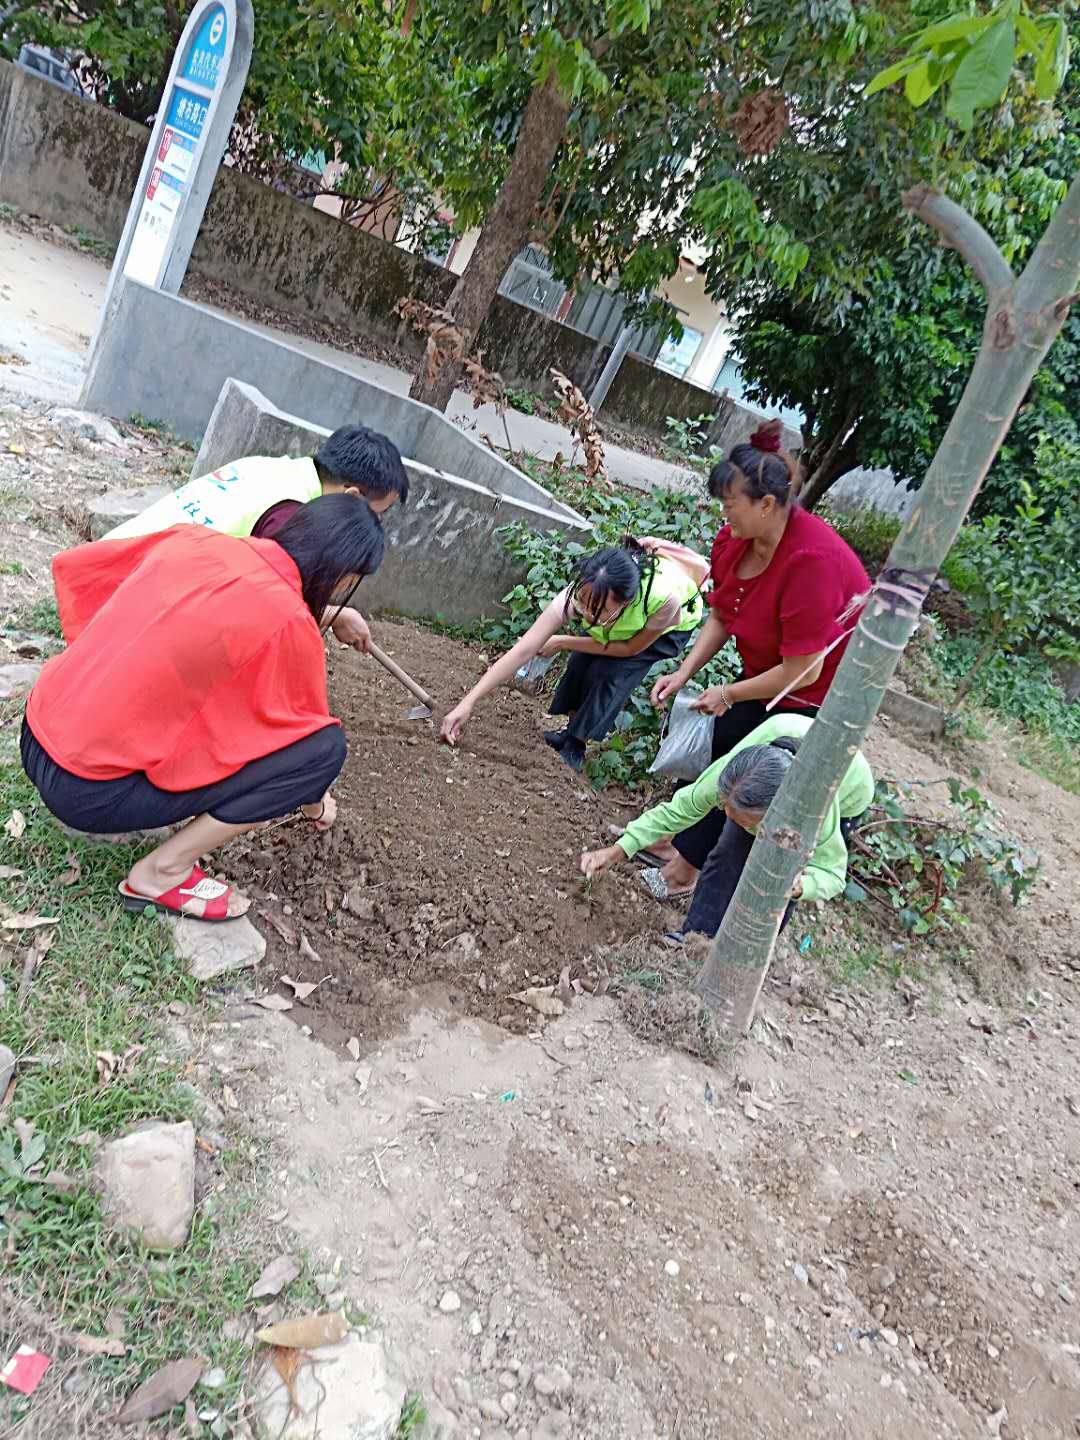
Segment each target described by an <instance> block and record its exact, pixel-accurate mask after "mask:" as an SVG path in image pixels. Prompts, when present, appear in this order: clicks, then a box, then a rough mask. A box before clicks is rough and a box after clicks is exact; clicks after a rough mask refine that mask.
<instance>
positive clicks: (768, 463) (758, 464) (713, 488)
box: [709, 445, 802, 505]
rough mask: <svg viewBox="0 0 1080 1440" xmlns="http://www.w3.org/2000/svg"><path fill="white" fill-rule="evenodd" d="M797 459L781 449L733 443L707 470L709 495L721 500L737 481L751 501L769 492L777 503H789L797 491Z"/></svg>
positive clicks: (799, 480) (798, 479) (761, 497)
mask: <svg viewBox="0 0 1080 1440" xmlns="http://www.w3.org/2000/svg"><path fill="white" fill-rule="evenodd" d="M801 479H802V476H801V472H800V470H799V466H798V462H797V461H795V460H793V459H792V458H791V456H790V455H786V454H784V453H783V451H769V450H759V449H758V448H757V446H756V445H733V446H732V448H731V451H730V453H729V454H728V457H727V459H726V460H719V461H717V463H716V464H715V465H714V466H713V468H712V470H711V471H710V472H709V494H710V495H711V496H712V497H713V499H714V500H722V499H723V498H724V496H725V495H727V494H728V492H729V491H730V490H731V487H732V486H733V485H734V484H735V482H736V481H737V480H741V481H742V485H743V489H744V490H745V491H746V493H747V495H748V496H749V497H750V499H751V500H764V498H765V496H766V495H771V496H772V498H773V499H774V500H775V501H776V502H777V504H778V505H789V504H790V503H791V501H792V500H793V499H794V497H795V496H796V495H797V494H798V493H799V485H800V483H801Z"/></svg>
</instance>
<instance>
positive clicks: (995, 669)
mask: <svg viewBox="0 0 1080 1440" xmlns="http://www.w3.org/2000/svg"><path fill="white" fill-rule="evenodd" d="M979 645H980V642H979V637H978V636H977V635H972V634H969V635H952V636H950V637H949V638H948V639H947V640H945V641H944V643H943V644H942V645H941V648H940V650H939V652H938V661H939V663H940V665H941V669H942V671H943V673H944V674H945V675H946V676H947V677H948V678H949V679H951V680H953V681H954V682H957V683H959V682H960V681H962V680H963V679H964V678H965V677H966V676H968V675H969V674H970V673H971V671H972V668H973V666H974V664H975V660H976V658H977V654H978V650H979ZM971 696H972V698H973V699H974V700H977V701H978V702H979V703H980V704H982V705H985V706H986V707H987V709H989V710H994V711H996V712H997V713H998V714H999V715H1004V716H1007V717H1009V718H1010V719H1012V720H1019V721H1020V723H1021V724H1022V725H1025V726H1027V727H1028V728H1030V729H1032V730H1036V731H1041V732H1043V733H1052V734H1054V735H1056V736H1058V737H1059V738H1060V739H1062V740H1064V741H1067V742H1069V743H1071V744H1074V745H1075V744H1080V701H1075V700H1074V701H1072V702H1070V701H1068V700H1067V699H1066V698H1065V692H1064V690H1062V688H1061V686H1060V685H1058V684H1057V682H1056V681H1055V679H1054V675H1053V671H1052V670H1051V669H1050V665H1049V662H1048V661H1047V660H1045V659H1044V658H1043V657H1042V656H1040V655H1010V654H1005V653H1002V654H998V655H995V656H993V657H992V658H991V659H990V660H989V661H988V662H987V663H986V664H985V665H983V666H982V667H981V669H979V671H978V672H977V674H976V678H975V680H974V682H973V684H972V686H971Z"/></svg>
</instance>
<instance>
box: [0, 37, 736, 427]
mask: <svg viewBox="0 0 1080 1440" xmlns="http://www.w3.org/2000/svg"><path fill="white" fill-rule="evenodd" d="M147 138H148V132H147V131H146V130H145V129H143V127H142V126H139V125H136V124H134V123H132V122H131V121H128V120H124V119H122V118H121V117H120V116H118V115H115V114H113V113H112V112H111V111H109V110H106V109H105V108H104V107H103V106H100V105H93V104H90V103H89V102H87V101H85V100H81V99H79V98H78V97H77V96H72V95H69V94H67V93H66V92H65V91H63V90H61V89H59V87H58V86H55V85H50V84H49V83H48V82H47V81H46V80H43V79H42V78H41V77H40V76H37V75H31V74H28V73H27V72H26V71H24V70H20V69H18V68H16V67H15V66H13V65H11V64H9V63H7V62H0V200H2V201H6V202H7V203H8V204H10V205H14V206H16V207H17V208H18V209H20V210H25V211H28V212H30V213H31V214H35V215H39V216H41V217H42V219H44V220H47V221H50V222H51V223H53V224H58V225H63V226H66V227H68V228H71V227H73V226H76V225H79V226H82V227H83V229H85V230H88V231H90V232H92V233H93V234H95V235H99V236H101V237H102V238H103V239H105V240H108V241H109V242H110V243H112V244H113V245H115V244H117V243H118V242H119V239H120V233H121V231H122V229H123V226H124V218H125V216H126V214H127V208H128V204H129V202H130V200H131V196H132V192H133V191H134V189H135V184H136V182H137V180H138V175H139V166H140V163H141V160H142V154H143V149H144V147H145V145H146V141H147ZM191 269H192V270H193V271H194V272H195V273H196V274H199V275H202V276H205V277H206V278H207V279H211V280H217V281H221V282H222V283H224V284H226V285H228V286H229V287H230V288H232V289H233V290H235V291H237V292H239V293H240V294H242V295H245V296H248V297H249V298H250V299H252V300H255V301H257V302H259V303H260V304H262V305H269V306H273V307H274V308H276V309H278V310H281V311H283V312H285V313H286V314H289V315H295V316H300V317H303V318H305V319H308V320H310V319H317V320H323V321H329V322H333V323H336V324H339V325H342V326H345V327H347V328H349V329H351V330H352V331H354V332H355V333H363V334H367V335H372V336H376V337H378V338H381V339H383V340H385V341H387V342H388V343H391V344H397V345H399V346H400V347H401V348H402V349H404V350H405V351H407V352H408V353H410V354H418V353H419V348H420V345H419V341H418V340H417V338H416V337H415V336H414V335H413V334H412V332H411V331H408V332H405V331H403V330H401V329H400V328H399V326H398V322H397V321H396V320H395V319H394V317H393V315H392V314H391V313H390V312H391V309H392V307H393V305H394V303H395V301H396V300H397V299H398V297H399V296H401V295H407V294H408V295H418V296H420V297H421V298H423V299H426V300H429V301H431V302H433V303H442V302H444V301H445V300H446V299H447V298H448V297H449V294H450V291H451V289H452V288H453V285H454V280H455V277H454V276H453V275H451V274H450V273H449V272H448V271H446V270H443V269H442V268H441V267H439V266H437V265H433V264H431V263H430V262H429V261H427V260H425V259H423V257H421V256H416V255H412V254H410V253H409V252H408V251H405V250H402V249H400V248H399V247H398V246H396V245H390V244H387V242H386V241H384V240H380V239H378V238H377V237H376V236H374V235H369V234H367V233H366V232H365V231H361V230H357V229H354V228H353V227H352V226H349V225H343V224H342V223H341V222H340V221H339V220H337V219H335V218H334V217H333V216H331V215H327V214H325V213H324V212H323V211H321V210H315V209H313V208H312V207H311V206H310V205H305V204H303V203H301V202H300V201H298V200H293V199H291V198H290V197H289V196H287V195H282V194H280V193H279V192H278V191H276V190H272V189H271V188H270V187H269V186H266V185H262V184H259V183H258V182H257V181H255V180H252V179H250V178H249V177H248V176H245V175H240V174H238V173H237V171H235V170H233V169H231V168H229V167H228V166H222V167H221V169H220V170H219V171H218V176H217V179H216V181H215V183H214V188H213V191H212V193H211V196H210V203H209V205H208V206H207V210H206V215H205V216H204V219H203V224H202V228H201V229H200V231H199V237H198V239H197V241H196V243H195V249H194V251H193V253H192V259H191ZM479 348H480V349H481V350H482V351H483V353H484V356H485V359H486V361H487V363H488V364H489V365H492V366H493V367H494V368H496V369H498V370H499V371H500V372H501V373H502V375H503V377H504V378H505V379H506V381H507V383H509V384H523V385H529V386H531V387H532V388H534V389H544V390H547V389H549V388H550V386H549V380H548V371H549V369H550V368H551V366H552V365H555V366H557V367H558V368H559V369H560V370H563V371H565V372H566V373H567V374H568V375H570V376H571V378H572V379H574V380H575V381H577V382H578V383H580V384H584V383H586V380H587V377H588V375H589V374H595V373H598V372H599V367H600V366H602V364H603V362H604V360H605V359H606V357H607V354H608V347H598V346H597V345H596V344H595V342H594V341H593V340H592V339H591V338H590V337H589V336H587V335H582V334H580V333H579V332H578V331H576V330H572V329H571V328H570V327H569V326H567V325H560V324H558V323H557V322H556V321H553V320H549V319H548V318H547V317H546V316H543V315H540V314H537V313H536V312H535V311H533V310H530V309H528V308H527V307H526V306H524V305H518V304H516V303H515V302H514V301H511V300H507V299H505V298H503V297H502V296H500V297H499V298H498V299H497V300H496V302H495V305H494V306H493V308H492V311H491V313H490V315H489V316H488V319H487V321H486V323H485V325H484V327H483V329H482V331H481V333H480V337H479ZM716 406H717V397H716V396H715V395H714V394H713V393H712V391H709V390H704V389H702V388H701V387H700V386H697V385H691V384H689V383H688V382H686V381H685V380H679V379H677V378H676V377H675V376H673V375H667V374H665V373H664V372H663V371H662V370H657V369H654V368H653V367H652V366H650V365H645V364H642V363H641V362H640V361H637V360H634V359H632V358H630V357H628V358H627V359H626V361H625V362H624V364H623V366H622V369H621V370H620V372H619V375H618V377H617V378H616V380H615V383H614V385H613V386H612V389H611V393H610V394H609V396H608V399H607V401H606V403H605V413H606V414H607V415H609V416H611V418H612V419H613V420H621V421H622V422H623V423H625V424H627V425H632V426H634V427H636V428H640V429H646V430H652V431H654V432H656V433H658V434H661V435H663V434H664V433H665V421H666V418H667V416H669V415H674V416H677V417H678V418H680V419H685V418H687V417H689V416H698V415H701V414H707V413H709V412H711V411H713V410H715V408H716ZM745 413H746V414H747V415H748V416H751V412H749V411H747V412H745ZM756 418H757V417H756V416H751V418H750V420H748V424H747V429H748V431H749V430H751V429H753V428H754V423H756Z"/></svg>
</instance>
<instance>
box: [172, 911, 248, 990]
mask: <svg viewBox="0 0 1080 1440" xmlns="http://www.w3.org/2000/svg"><path fill="white" fill-rule="evenodd" d="M169 925H170V927H171V929H172V932H173V950H174V951H175V952H176V956H177V958H178V959H180V960H185V961H186V962H187V967H188V971H189V973H190V974H191V976H192V978H193V979H195V980H216V979H217V977H218V976H219V975H227V974H228V973H229V972H230V971H232V970H247V969H249V968H250V967H251V966H253V965H257V964H258V963H259V961H260V960H261V959H262V958H263V956H264V955H265V954H266V941H265V940H264V939H263V937H262V936H261V935H260V934H259V932H258V930H256V929H255V926H254V925H252V923H251V921H250V920H249V919H248V918H247V916H246V915H241V917H240V918H239V919H238V920H228V921H226V922H224V923H223V924H220V925H213V924H208V923H207V922H206V921H204V920H189V919H185V918H183V917H181V918H179V919H176V920H173V919H170V920H169Z"/></svg>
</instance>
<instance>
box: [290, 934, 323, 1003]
mask: <svg viewBox="0 0 1080 1440" xmlns="http://www.w3.org/2000/svg"><path fill="white" fill-rule="evenodd" d="M300 954H301V955H302V956H303V957H304V959H305V960H310V961H311V963H312V964H313V965H321V964H322V957H321V956H320V954H319V952H318V951H317V950H316V949H315V947H314V945H312V943H311V941H310V940H309V939H308V938H307V936H306V935H301V936H300ZM289 984H290V985H291V984H292V981H291V980H290V981H289ZM293 988H294V989H295V988H296V987H295V986H294V987H293ZM311 988H312V990H314V989H315V986H314V985H312V987H311ZM296 998H297V999H298V1000H302V999H303V998H304V997H303V996H302V995H297V997H296Z"/></svg>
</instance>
